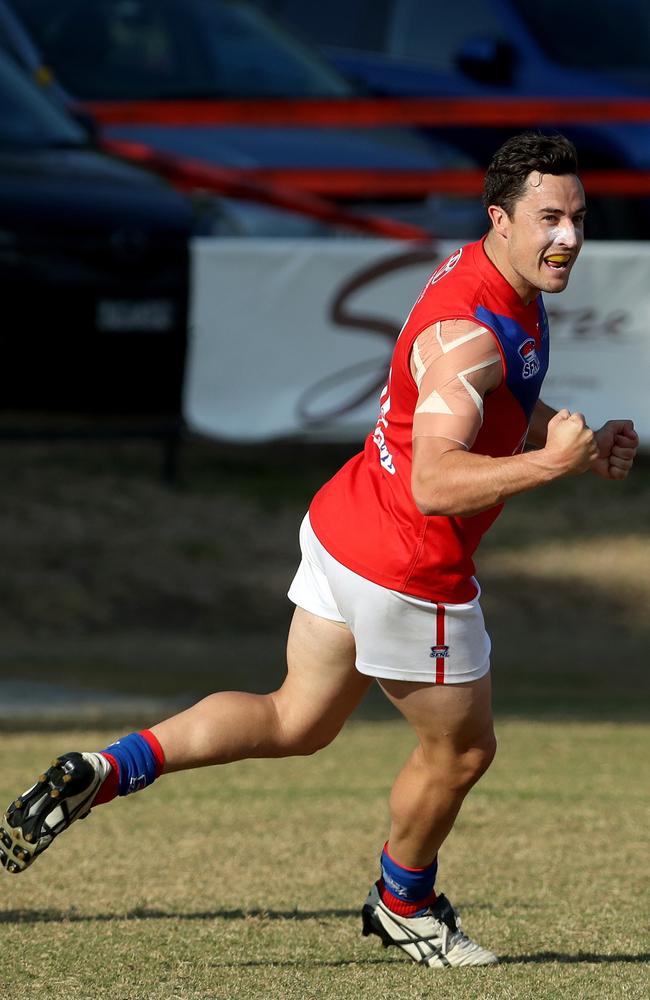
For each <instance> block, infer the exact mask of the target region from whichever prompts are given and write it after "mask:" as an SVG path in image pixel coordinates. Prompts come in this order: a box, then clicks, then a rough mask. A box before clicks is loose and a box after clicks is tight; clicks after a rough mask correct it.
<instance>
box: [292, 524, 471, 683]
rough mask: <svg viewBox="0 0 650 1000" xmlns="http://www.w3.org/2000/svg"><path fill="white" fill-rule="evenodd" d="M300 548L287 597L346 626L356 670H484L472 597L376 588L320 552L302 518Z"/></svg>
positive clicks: (452, 675)
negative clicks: (434, 597)
mask: <svg viewBox="0 0 650 1000" xmlns="http://www.w3.org/2000/svg"><path fill="white" fill-rule="evenodd" d="M300 549H301V553H302V560H301V563H300V566H299V567H298V572H297V573H296V575H295V577H294V579H293V582H292V584H291V587H290V588H289V594H288V596H289V599H290V600H291V601H293V603H294V604H297V605H298V607H301V608H304V609H305V611H310V612H311V613H312V614H314V615H318V616H319V617H321V618H328V619H329V620H330V621H334V622H343V623H345V624H346V625H347V626H348V628H349V629H350V631H351V632H352V634H353V636H354V638H355V642H356V647H357V650H356V652H357V656H356V666H357V670H358V671H359V672H360V673H362V674H367V675H368V676H370V677H386V678H390V679H392V680H403V681H420V682H422V681H423V682H425V683H430V684H462V683H466V682H467V681H475V680H478V679H479V677H482V676H483V675H484V674H486V673H487V672H488V670H489V669H490V638H489V636H488V634H487V632H486V630H485V622H484V620H483V612H482V611H481V606H480V604H479V598H478V595H477V596H476V597H475V598H474V600H473V601H470V602H469V603H468V604H436V603H434V602H433V601H427V600H424V599H422V598H420V597H411V596H410V595H409V594H400V593H399V592H398V591H396V590H388V589H387V588H386V587H380V586H379V584H377V583H372V581H370V580H366V579H365V578H364V577H362V576H359V575H358V574H357V573H353V572H352V570H350V569H348V568H347V567H346V566H343V565H342V564H341V563H340V562H337V560H336V559H334V558H333V557H332V556H331V555H330V554H329V552H327V550H326V549H325V548H324V547H323V546H322V545H321V543H320V542H319V540H318V538H317V537H316V535H315V534H314V530H313V528H312V526H311V523H310V521H309V515H307V516H306V517H305V519H304V520H303V522H302V525H301V527H300ZM477 587H478V584H477ZM479 593H480V591H479Z"/></svg>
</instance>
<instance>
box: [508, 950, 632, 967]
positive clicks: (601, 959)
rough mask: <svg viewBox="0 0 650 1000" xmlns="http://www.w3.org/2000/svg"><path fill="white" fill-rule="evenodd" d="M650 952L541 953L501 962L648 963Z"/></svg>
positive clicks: (525, 963)
mask: <svg viewBox="0 0 650 1000" xmlns="http://www.w3.org/2000/svg"><path fill="white" fill-rule="evenodd" d="M648 961H650V952H648V951H645V952H643V951H642V952H640V953H639V954H638V955H629V954H627V955H626V954H614V955H601V954H598V953H596V952H592V951H579V952H577V954H575V955H565V954H564V953H562V952H559V951H539V952H536V953H535V954H534V955H501V957H500V958H499V962H500V964H501V965H536V964H539V965H542V964H545V963H547V962H558V963H560V964H561V965H579V964H581V963H584V964H585V965H590V964H597V963H603V964H604V963H609V962H612V963H614V962H626V963H630V964H633V963H636V962H639V963H641V962H648Z"/></svg>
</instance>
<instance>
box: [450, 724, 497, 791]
mask: <svg viewBox="0 0 650 1000" xmlns="http://www.w3.org/2000/svg"><path fill="white" fill-rule="evenodd" d="M496 752H497V741H496V736H495V735H494V733H493V732H492V731H491V730H490V732H489V733H486V735H485V736H484V737H483V738H482V739H481V740H477V741H476V743H475V744H474V745H473V746H471V747H469V749H467V750H466V751H465V752H464V753H462V754H461V756H460V759H459V768H458V770H459V778H460V781H461V787H465V788H467V789H468V790H469V789H470V788H471V787H472V785H475V784H476V782H477V781H478V780H479V778H480V777H482V775H484V774H485V772H486V771H487V769H488V768H489V766H490V764H491V763H492V761H493V760H494V758H495V756H496Z"/></svg>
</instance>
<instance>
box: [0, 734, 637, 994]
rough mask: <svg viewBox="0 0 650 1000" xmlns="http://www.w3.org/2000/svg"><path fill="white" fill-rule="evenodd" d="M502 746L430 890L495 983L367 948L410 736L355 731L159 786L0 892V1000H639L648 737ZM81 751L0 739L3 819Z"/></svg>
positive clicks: (550, 738) (515, 740) (541, 739)
mask: <svg viewBox="0 0 650 1000" xmlns="http://www.w3.org/2000/svg"><path fill="white" fill-rule="evenodd" d="M110 735H112V734H109V733H89V734H84V737H83V738H82V743H83V746H85V747H93V746H95V747H96V746H101V745H105V743H106V742H107V740H108V738H109V736H110ZM498 736H499V740H500V752H499V754H498V756H497V760H496V762H495V764H494V766H493V768H492V770H491V771H490V772H489V773H488V774H487V775H486V776H485V778H484V779H483V780H482V781H481V783H480V784H479V785H478V786H477V787H476V788H475V789H474V791H473V793H472V794H471V796H470V797H469V798H468V800H467V802H466V804H465V807H464V811H463V812H462V813H461V817H460V819H459V821H458V823H457V826H456V828H455V831H454V832H453V834H452V836H451V839H450V840H449V842H448V843H447V845H446V847H445V849H444V853H443V855H442V863H441V877H440V886H441V888H443V889H444V890H445V891H446V892H447V893H448V894H449V896H450V898H451V899H452V901H453V902H454V904H455V905H456V906H458V907H459V908H460V909H461V911H462V914H463V917H464V924H465V927H466V928H467V930H468V931H469V932H470V933H471V934H472V935H474V936H475V937H476V938H477V939H479V940H481V941H482V942H485V943H486V944H487V945H488V946H489V947H491V948H494V950H495V951H497V952H498V953H499V955H500V956H501V958H502V964H501V965H500V966H499V967H497V968H492V969H483V970H480V969H479V970H471V969H470V970H452V971H444V972H436V971H431V970H425V969H420V968H418V967H416V966H414V965H412V964H411V963H410V962H409V961H408V959H406V958H405V957H402V955H401V954H400V953H398V952H397V951H396V950H395V949H388V950H385V949H383V948H382V947H381V944H380V942H379V940H378V939H377V938H370V939H366V938H363V937H362V936H361V934H360V918H359V910H360V907H361V904H362V902H363V899H364V897H365V893H366V891H367V889H368V886H369V884H370V882H371V881H372V880H373V879H374V878H375V877H376V873H375V868H376V858H377V854H378V851H379V849H380V847H381V844H382V843H383V838H384V836H385V833H386V795H387V792H388V788H389V785H390V780H391V776H392V775H393V774H394V772H395V770H396V767H397V763H398V761H400V760H401V759H402V758H404V756H405V755H406V753H407V751H408V749H409V748H410V745H411V737H410V734H409V733H408V731H407V729H406V727H405V726H403V725H402V724H401V723H400V722H399V721H390V722H389V721H387V722H363V721H353V722H352V723H350V724H349V726H348V727H347V728H346V729H345V730H344V731H343V733H342V734H341V735H340V737H339V738H338V740H337V741H336V742H335V743H334V744H333V745H332V746H331V747H329V748H328V749H327V750H325V751H323V752H322V753H321V754H319V755H317V756H315V757H311V758H306V759H299V760H286V761H279V762H263V761H248V762H243V763H241V764H235V765H230V766H229V767H225V768H222V769H209V770H203V771H196V772H191V773H189V774H186V775H170V776H168V777H166V778H164V779H162V780H161V781H159V782H158V783H157V784H156V785H155V786H154V787H153V788H151V789H149V790H147V791H146V792H144V793H142V794H140V795H137V796H133V797H132V798H130V799H127V800H119V801H118V802H115V803H113V804H111V805H109V806H104V807H100V808H98V809H96V810H95V811H94V812H93V814H92V816H91V817H90V818H89V819H88V820H85V821H84V822H82V823H78V824H77V825H76V826H75V827H73V828H72V830H70V831H69V832H68V833H66V834H65V835H64V836H63V837H62V838H61V839H60V840H59V841H58V842H57V843H56V844H54V845H53V847H52V848H51V850H50V851H49V852H48V853H47V854H46V855H44V856H43V857H42V858H41V859H39V861H38V862H37V864H36V865H35V866H34V868H32V869H31V870H29V871H27V872H25V873H23V874H22V875H18V876H11V875H7V874H6V873H3V874H2V876H1V878H2V895H1V900H2V902H1V904H0V929H1V932H2V949H1V952H0V982H1V983H2V986H3V989H2V993H1V995H2V996H3V997H7V998H11V1000H28V998H29V1000H32V998H33V997H48V998H52V1000H72V998H74V1000H82V998H83V1000H86V998H87V1000H96V998H97V1000H100V998H101V1000H103V998H107V1000H108V998H110V1000H198V998H201V1000H208V998H215V1000H216V998H219V1000H248V998H264V1000H270V998H273V1000H275V998H278V1000H310V998H319V1000H320V998H323V1000H325V998H327V1000H361V998H368V1000H389V998H390V1000H393V998H395V1000H402V998H403V1000H407V998H408V1000H419V998H422V1000H424V998H429V997H436V998H440V1000H447V998H449V1000H451V998H453V1000H479V998H480V1000H510V998H512V1000H515V998H516V1000H529V998H530V1000H533V998H535V1000H546V998H548V1000H555V998H567V1000H606V998H607V1000H609V998H611V1000H619V998H620V1000H623V998H638V1000H646V998H647V996H648V983H649V982H650V974H649V969H650V965H649V962H650V947H649V944H648V925H649V920H650V915H649V913H648V889H650V885H649V881H650V878H649V874H650V873H649V870H648V861H647V847H648V827H649V823H648V820H649V817H648V805H647V796H646V793H647V782H646V781H645V779H644V777H643V771H644V769H643V761H647V760H648V758H649V756H650V731H649V730H648V727H647V726H643V725H639V724H635V723H628V724H620V723H619V724H612V723H584V722H564V723H563V722H560V721H554V722H553V721H547V722H540V723H531V722H529V721H517V720H509V721H503V722H501V724H500V725H499V726H498ZM79 742H80V734H79V733H78V732H77V733H74V734H73V733H70V734H58V735H57V736H56V738H55V737H54V736H53V735H52V734H50V735H48V736H43V735H39V734H37V733H33V732H25V733H22V734H14V735H9V736H5V737H4V738H3V741H2V751H1V755H0V796H2V801H3V802H4V801H5V800H8V799H10V798H11V796H12V795H14V794H16V792H17V791H18V790H21V789H22V788H23V787H24V785H25V784H26V782H27V781H29V780H30V779H31V778H32V777H33V775H34V773H35V772H36V771H38V770H39V769H40V768H41V767H42V766H43V765H44V763H45V762H46V761H47V760H48V758H49V757H50V756H51V754H52V752H53V751H57V750H62V749H66V748H68V747H72V746H78V745H79Z"/></svg>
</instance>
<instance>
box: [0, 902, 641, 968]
mask: <svg viewBox="0 0 650 1000" xmlns="http://www.w3.org/2000/svg"><path fill="white" fill-rule="evenodd" d="M358 916H359V910H358V909H356V908H355V909H353V910H343V909H329V910H327V909H322V910H198V911H196V912H194V913H178V912H177V913H170V912H168V911H165V910H149V909H145V908H142V909H140V908H136V909H133V910H129V911H128V912H127V913H123V914H120V913H89V914H86V913H75V912H74V911H68V910H55V909H50V910H7V911H5V912H4V913H0V924H61V923H73V924H74V923H112V922H119V921H121V920H127V921H129V920H175V921H179V920H180V921H184V920H187V921H194V920H205V921H208V920H250V919H259V920H277V921H287V922H291V921H304V920H325V919H331V918H334V919H347V918H349V917H355V918H356V917H358ZM396 957H397V956H396ZM393 960H394V958H393V957H392V956H390V957H382V958H374V959H362V960H361V961H360V960H359V959H349V960H348V959H340V960H338V961H332V962H312V963H311V964H312V965H319V966H328V967H329V966H332V967H334V966H347V965H360V964H363V965H384V964H385V963H386V962H387V961H393ZM649 961H650V952H640V953H638V954H629V953H628V954H625V953H614V954H601V953H598V952H590V951H579V952H576V953H575V954H566V953H564V952H557V951H540V952H535V953H534V954H531V955H502V956H501V957H500V959H499V962H500V964H501V965H537V964H539V965H543V964H546V963H549V962H555V963H559V964H561V965H579V964H585V965H593V964H615V963H617V962H622V963H626V964H636V963H641V962H649ZM213 964H215V965H218V966H220V967H222V968H231V967H232V968H239V967H242V968H243V967H251V968H252V967H256V968H257V967H259V968H264V967H266V966H267V965H268V964H269V963H268V962H267V961H264V960H263V959H260V960H259V961H258V960H252V961H247V962H216V963H213ZM304 964H305V963H304V959H300V960H298V959H296V960H290V961H283V962H278V961H275V960H274V962H273V965H281V966H285V967H287V968H294V967H298V966H304Z"/></svg>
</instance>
